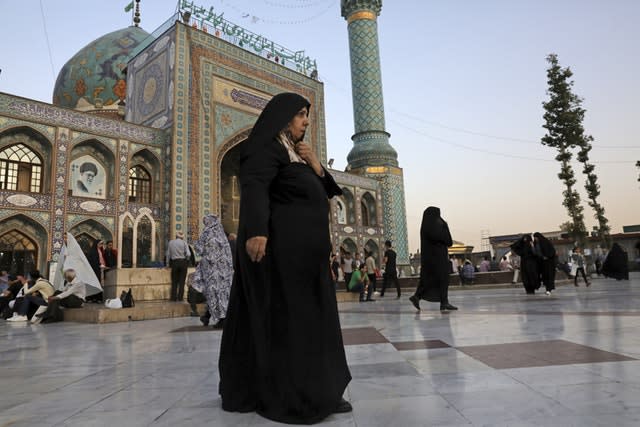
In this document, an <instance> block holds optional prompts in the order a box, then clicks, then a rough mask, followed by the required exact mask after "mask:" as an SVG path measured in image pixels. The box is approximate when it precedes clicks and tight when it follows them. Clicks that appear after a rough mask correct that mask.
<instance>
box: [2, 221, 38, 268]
mask: <svg viewBox="0 0 640 427" xmlns="http://www.w3.org/2000/svg"><path fill="white" fill-rule="evenodd" d="M37 265H38V245H37V244H36V242H34V241H33V240H31V239H30V238H29V237H28V236H26V235H24V234H22V233H21V232H20V231H18V230H11V231H9V232H7V233H5V234H3V235H2V236H0V270H5V271H8V272H9V274H27V273H29V272H31V271H33V270H36V269H37V267H36V266H37Z"/></svg>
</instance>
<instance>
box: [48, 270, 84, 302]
mask: <svg viewBox="0 0 640 427" xmlns="http://www.w3.org/2000/svg"><path fill="white" fill-rule="evenodd" d="M86 298H87V287H86V285H85V283H84V282H82V281H81V280H80V279H79V278H78V276H76V271H75V270H74V269H73V268H68V269H66V270H65V271H64V286H63V287H62V292H56V293H55V295H53V296H51V297H49V301H48V302H49V304H51V303H52V302H53V301H59V303H60V306H61V307H64V308H80V307H82V304H84V302H85V300H86Z"/></svg>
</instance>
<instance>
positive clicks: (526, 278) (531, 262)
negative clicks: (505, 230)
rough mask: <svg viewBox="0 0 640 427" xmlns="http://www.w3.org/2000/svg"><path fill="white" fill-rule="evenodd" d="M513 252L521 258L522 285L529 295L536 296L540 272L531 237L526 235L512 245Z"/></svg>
mask: <svg viewBox="0 0 640 427" xmlns="http://www.w3.org/2000/svg"><path fill="white" fill-rule="evenodd" d="M511 250H512V251H513V252H515V253H516V255H519V256H520V259H521V262H520V269H521V271H522V284H523V286H524V290H525V291H526V292H527V294H535V293H536V289H539V288H540V274H539V272H538V257H537V256H536V254H535V251H534V247H533V241H532V240H531V235H529V234H525V235H524V236H522V237H521V238H520V239H519V240H518V241H517V242H515V243H514V244H513V245H511Z"/></svg>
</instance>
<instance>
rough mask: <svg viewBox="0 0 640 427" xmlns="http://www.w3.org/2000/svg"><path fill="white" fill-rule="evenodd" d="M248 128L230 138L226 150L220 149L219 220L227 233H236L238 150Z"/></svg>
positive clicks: (238, 202) (238, 188) (238, 219)
mask: <svg viewBox="0 0 640 427" xmlns="http://www.w3.org/2000/svg"><path fill="white" fill-rule="evenodd" d="M248 135H249V129H247V130H245V131H243V132H241V133H239V134H238V135H236V136H235V137H233V138H231V139H230V140H229V141H228V142H227V143H226V144H225V146H226V147H229V148H228V149H227V150H226V151H224V147H223V149H222V150H221V151H220V152H221V154H222V159H221V161H220V168H219V171H220V177H219V182H220V192H219V194H220V211H219V212H220V222H222V226H223V227H224V230H225V231H226V232H227V233H237V232H238V223H239V221H240V179H239V175H240V152H241V151H242V144H244V143H245V141H246V140H247V136H248Z"/></svg>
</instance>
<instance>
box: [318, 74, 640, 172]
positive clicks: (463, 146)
mask: <svg viewBox="0 0 640 427" xmlns="http://www.w3.org/2000/svg"><path fill="white" fill-rule="evenodd" d="M321 80H322V81H323V82H324V83H325V84H328V85H329V86H334V87H335V88H336V89H338V92H339V93H340V94H341V95H342V96H344V97H347V95H346V93H347V92H346V89H345V88H343V87H341V86H340V85H338V84H335V83H333V82H332V81H331V80H329V79H327V78H326V77H324V76H321ZM389 111H391V112H392V113H395V114H398V115H401V116H405V117H410V118H413V119H414V120H416V121H420V122H426V123H428V121H425V120H423V119H419V118H417V117H415V116H411V115H409V114H405V113H402V112H400V111H398V110H396V109H393V108H389ZM387 120H388V121H390V122H392V123H394V124H395V125H397V126H400V127H402V128H404V129H407V130H409V131H411V132H413V133H416V134H418V135H422V136H424V137H426V138H429V139H430V140H433V141H436V142H439V143H441V144H446V145H450V146H453V147H456V148H460V149H463V150H468V151H475V152H479V153H483V154H488V155H493V156H499V157H506V158H511V159H518V160H530V161H539V162H555V161H556V160H555V159H544V158H540V157H531V156H524V155H522V156H521V155H517V154H510V153H503V152H500V151H492V150H487V149H484V148H478V147H473V146H470V145H466V144H460V143H458V142H454V141H450V140H447V139H445V138H440V137H437V136H434V135H431V134H428V133H426V132H424V131H422V130H419V129H415V128H413V127H411V126H408V125H406V124H403V123H402V122H399V121H397V120H394V119H393V118H389V117H387ZM442 127H446V128H453V127H451V126H445V125H443V126H442ZM458 129H460V128H458ZM465 133H469V134H472V135H474V136H484V137H490V136H489V134H482V133H480V132H474V131H466V132H465ZM493 137H494V138H496V139H503V140H508V141H522V142H526V143H527V144H530V143H535V144H536V145H538V146H540V145H541V143H540V142H539V141H538V142H534V141H532V140H526V139H517V138H507V137H498V136H495V135H494V136H493ZM626 148H635V147H626ZM638 148H640V147H638ZM593 163H594V164H629V163H635V160H600V161H594V162H593Z"/></svg>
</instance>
